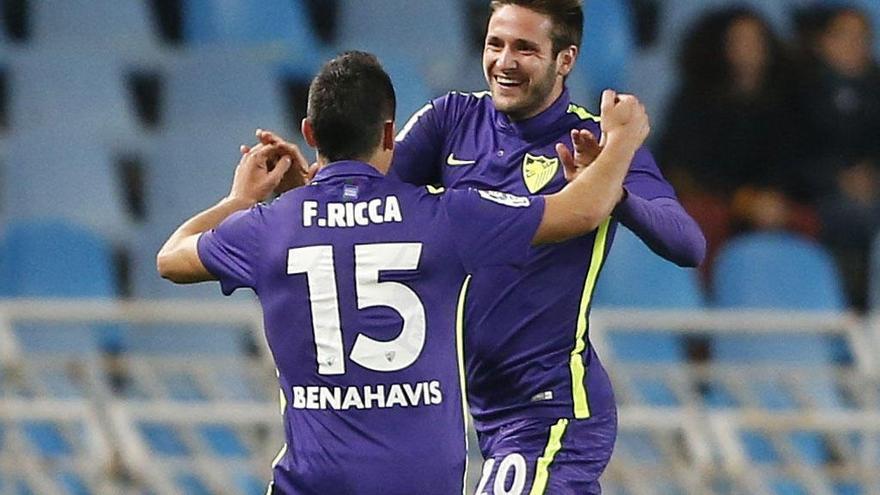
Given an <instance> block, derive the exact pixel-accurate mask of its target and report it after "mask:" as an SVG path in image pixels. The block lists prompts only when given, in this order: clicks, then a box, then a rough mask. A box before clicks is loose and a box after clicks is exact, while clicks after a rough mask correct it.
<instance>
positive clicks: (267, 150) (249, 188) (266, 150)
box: [229, 144, 293, 204]
mask: <svg viewBox="0 0 880 495" xmlns="http://www.w3.org/2000/svg"><path fill="white" fill-rule="evenodd" d="M273 162H274V164H273ZM292 164H293V160H292V159H291V157H290V155H288V154H286V149H285V148H282V147H280V146H277V145H270V146H267V145H264V144H258V145H256V146H254V147H253V148H252V149H249V150H248V152H247V153H245V155H244V156H242V157H241V161H239V162H238V166H237V167H235V177H234V178H233V179H232V189H231V190H230V192H229V198H230V199H234V200H238V201H244V202H247V203H249V204H256V203H258V202H260V201H262V200H264V199H265V198H266V197H267V196H269V193H271V192H272V191H274V190H276V189H277V188H278V187H279V185H280V184H281V182H282V180H284V178H285V175H287V173H288V171H290V170H291V168H292Z"/></svg>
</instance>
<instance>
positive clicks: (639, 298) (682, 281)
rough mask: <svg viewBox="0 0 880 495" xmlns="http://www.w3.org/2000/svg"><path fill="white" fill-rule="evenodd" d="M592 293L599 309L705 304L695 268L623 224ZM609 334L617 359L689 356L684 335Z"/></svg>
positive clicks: (672, 359) (678, 359) (679, 358)
mask: <svg viewBox="0 0 880 495" xmlns="http://www.w3.org/2000/svg"><path fill="white" fill-rule="evenodd" d="M593 298H594V299H593V307H594V308H596V309H600V308H615V307H618V308H644V309H683V310H689V309H700V308H703V307H704V301H703V295H702V293H701V290H700V287H699V281H698V277H697V273H696V271H695V270H687V269H682V268H679V267H677V266H675V265H674V264H672V263H671V262H668V261H666V260H664V259H662V258H661V257H659V256H657V255H656V254H654V253H653V252H651V250H650V249H649V248H648V247H647V246H646V245H645V244H644V243H643V242H642V241H641V240H640V239H639V238H638V237H636V235H635V234H633V233H632V232H631V231H630V230H629V229H627V228H626V227H623V226H619V227H618V228H617V232H616V233H615V235H614V243H613V244H612V246H611V252H610V254H609V255H608V259H607V261H606V262H605V266H604V268H603V269H602V273H601V275H600V276H599V282H598V285H597V287H596V292H595V294H594V295H593ZM610 339H611V346H612V348H613V350H614V355H615V357H616V358H617V359H619V360H624V361H642V362H645V361H647V362H657V361H660V362H681V361H684V360H685V351H684V349H683V347H682V345H681V341H680V338H679V337H677V336H675V335H670V334H669V333H661V332H656V331H651V332H645V331H642V332H638V331H632V332H623V331H616V332H614V334H612V335H611V336H610Z"/></svg>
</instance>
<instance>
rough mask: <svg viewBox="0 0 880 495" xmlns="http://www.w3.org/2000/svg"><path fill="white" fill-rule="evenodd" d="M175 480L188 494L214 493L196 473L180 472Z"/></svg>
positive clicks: (203, 494) (205, 494)
mask: <svg viewBox="0 0 880 495" xmlns="http://www.w3.org/2000/svg"><path fill="white" fill-rule="evenodd" d="M174 481H175V484H176V485H177V487H178V488H180V490H181V492H182V493H186V494H188V495H211V494H212V493H213V492H212V491H211V490H210V489H209V488H208V486H207V485H205V482H204V481H202V479H201V478H200V477H199V476H198V475H196V474H195V473H180V474H178V475H177V476H175V478H174Z"/></svg>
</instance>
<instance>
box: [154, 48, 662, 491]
mask: <svg viewBox="0 0 880 495" xmlns="http://www.w3.org/2000/svg"><path fill="white" fill-rule="evenodd" d="M394 108H395V98H394V91H393V88H392V86H391V82H390V80H389V78H388V76H387V74H385V72H384V71H383V70H382V68H381V66H380V65H379V63H378V61H377V60H376V59H375V57H373V56H371V55H368V54H365V53H360V52H350V53H346V54H343V55H341V56H339V57H337V58H336V59H334V60H332V61H330V62H329V63H328V64H327V65H325V66H324V67H323V68H322V70H321V71H320V73H319V74H318V75H317V77H316V78H315V79H314V81H313V82H312V85H311V87H310V90H309V106H308V112H307V118H306V119H305V120H304V121H303V124H302V131H303V135H304V136H305V138H306V140H307V142H308V143H309V145H311V146H313V147H315V148H317V150H318V167H319V169H320V170H319V171H318V172H317V175H315V176H314V178H313V180H312V181H311V182H310V183H309V185H308V186H307V187H300V188H298V189H296V190H293V191H289V192H285V193H284V194H282V195H281V197H280V198H279V199H277V200H276V201H275V202H273V203H271V204H268V205H265V204H258V202H259V201H260V200H262V199H263V198H265V197H266V196H267V195H268V194H269V193H270V192H271V191H273V190H276V189H277V188H278V187H279V185H280V184H282V178H285V177H287V178H288V182H287V186H283V187H282V189H286V188H287V187H294V186H299V185H301V184H302V183H303V182H304V177H303V176H302V175H301V174H299V170H297V169H293V173H292V174H291V172H290V171H291V162H292V160H291V159H292V156H291V155H296V160H297V161H298V162H299V161H302V157H301V155H299V152H298V150H296V149H295V148H294V147H292V146H288V145H285V144H260V145H257V146H256V147H254V149H246V150H245V155H244V157H243V158H242V161H241V162H240V164H239V166H238V168H237V170H236V174H235V178H234V180H233V185H232V190H231V192H230V195H229V196H228V197H227V198H225V199H224V200H222V201H221V202H220V203H218V204H217V205H216V206H214V207H212V208H209V209H208V210H205V211H204V212H202V213H199V214H198V215H196V216H194V217H193V218H191V219H190V220H188V221H187V222H185V223H184V224H183V225H182V226H180V228H178V229H177V231H175V232H174V234H172V235H171V237H170V238H169V239H168V241H167V242H166V244H165V245H164V246H163V247H162V249H161V251H160V252H159V254H158V257H157V265H158V270H159V272H160V274H161V275H162V276H163V277H165V278H168V279H170V280H172V281H174V282H178V283H185V282H197V281H204V280H219V281H220V284H221V287H222V289H223V292H224V293H225V294H230V293H231V292H232V291H234V290H235V289H237V288H241V287H246V288H251V289H253V290H254V291H255V292H256V293H257V295H258V297H259V300H260V304H261V306H262V308H263V313H264V322H265V330H266V338H267V340H268V343H269V347H270V349H271V351H272V355H273V357H274V360H275V364H276V368H277V369H278V376H279V381H280V383H281V390H282V401H283V412H284V425H285V437H286V441H287V443H286V445H285V447H284V449H283V450H282V452H281V454H279V456H278V457H277V459H276V462H275V465H274V476H273V478H274V480H273V485H272V490H271V492H272V493H279V494H293V495H305V494H309V495H316V494H334V495H349V494H351V495H355V494H356V495H380V494H381V495H413V494H419V495H434V494H436V495H449V494H453V493H463V492H464V490H465V487H464V476H465V471H466V466H465V461H466V452H467V446H466V432H465V419H464V415H465V413H466V404H465V401H464V397H463V395H464V393H463V383H464V361H463V359H464V358H463V354H462V345H463V344H462V322H463V318H464V311H465V307H464V302H465V297H466V293H467V289H468V286H469V283H470V280H471V276H470V274H471V273H475V272H479V271H480V270H482V269H486V268H489V267H492V266H502V265H508V264H510V265H513V266H516V265H522V263H523V262H525V261H526V260H527V259H528V258H529V256H530V253H531V251H532V250H531V248H530V245H531V244H543V243H550V242H561V241H564V240H566V239H570V238H572V237H575V236H579V235H582V234H584V233H586V232H589V231H591V230H594V229H595V228H596V226H597V225H599V224H600V222H602V221H603V219H604V218H605V217H606V216H607V215H608V214H609V213H610V212H611V209H612V208H613V207H614V204H615V203H616V201H617V198H618V196H619V189H620V188H621V187H622V186H621V185H622V184H623V179H624V176H625V175H626V171H627V168H628V164H629V162H630V160H631V159H632V156H633V154H634V153H635V152H636V150H637V149H638V147H639V146H641V144H642V142H643V141H644V139H645V137H646V136H647V134H648V129H649V128H648V119H647V115H646V114H645V110H644V107H642V106H641V105H640V104H639V103H638V101H637V100H636V99H635V98H634V97H632V96H628V95H615V94H614V93H613V92H612V91H607V92H606V93H605V94H604V95H603V99H602V116H603V118H604V119H605V120H604V122H603V124H602V125H603V130H604V131H605V136H606V141H607V143H606V146H605V148H604V149H603V150H602V151H601V153H599V154H598V156H597V158H596V159H595V161H594V162H593V163H592V165H591V166H590V167H589V168H588V169H586V170H583V171H581V172H580V173H579V175H578V176H577V178H576V179H574V180H573V181H572V182H571V183H570V184H568V186H567V187H565V188H563V189H562V190H561V191H559V192H557V193H555V194H552V195H548V196H546V197H543V196H535V197H525V196H514V195H511V194H506V193H499V192H495V191H487V190H477V189H468V190H450V191H446V192H443V191H442V190H439V189H437V188H432V187H418V186H413V185H410V184H405V183H402V182H399V181H398V180H396V179H393V178H386V177H385V176H384V175H383V174H384V173H385V172H387V170H388V168H389V167H390V165H391V162H392V153H393V149H394V147H395V141H394V122H393V115H394ZM279 157H280V158H279ZM276 160H277V163H275V164H274V167H273V166H272V165H271V164H272V163H273V162H276ZM570 172H572V175H573V172H574V171H573V170H570ZM288 174H290V175H288ZM290 177H292V179H291V178H290ZM221 222H222V223H221ZM509 493H515V492H509Z"/></svg>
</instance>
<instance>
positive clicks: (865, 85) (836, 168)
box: [797, 6, 880, 308]
mask: <svg viewBox="0 0 880 495" xmlns="http://www.w3.org/2000/svg"><path fill="white" fill-rule="evenodd" d="M797 20H798V22H797V24H798V31H799V34H800V38H801V48H802V49H803V51H804V54H803V56H802V59H801V71H800V72H801V78H800V80H801V84H800V99H801V102H800V106H801V108H803V110H804V125H805V127H806V129H807V131H808V135H809V136H810V143H811V145H810V149H811V156H810V157H809V160H806V161H805V162H804V168H805V174H804V184H803V186H802V189H803V195H804V196H806V197H807V198H809V199H810V200H812V201H814V202H816V204H817V205H818V207H819V212H820V215H821V219H822V225H823V229H822V240H823V242H824V243H825V244H826V245H828V246H829V247H830V248H831V249H832V251H833V252H834V254H835V256H836V257H837V259H838V262H839V264H840V268H841V270H842V272H843V275H844V279H845V281H846V284H847V291H848V293H849V296H850V300H851V302H852V303H853V304H854V305H856V306H857V307H860V308H864V307H865V303H866V293H867V278H866V273H867V263H868V261H867V260H868V253H869V249H870V245H871V240H872V238H873V237H874V235H875V233H876V232H877V230H878V227H880V172H878V165H880V163H878V158H880V68H878V66H877V64H876V62H875V60H874V59H873V56H872V53H871V46H872V42H873V33H872V29H871V25H870V21H869V20H868V17H867V16H866V15H865V14H864V13H863V12H862V11H860V10H858V9H856V8H854V7H851V6H832V7H828V6H820V7H813V8H811V9H809V10H807V11H804V12H801V13H800V14H799V15H798V19H797Z"/></svg>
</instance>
